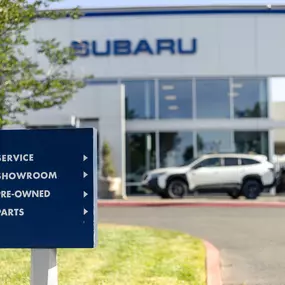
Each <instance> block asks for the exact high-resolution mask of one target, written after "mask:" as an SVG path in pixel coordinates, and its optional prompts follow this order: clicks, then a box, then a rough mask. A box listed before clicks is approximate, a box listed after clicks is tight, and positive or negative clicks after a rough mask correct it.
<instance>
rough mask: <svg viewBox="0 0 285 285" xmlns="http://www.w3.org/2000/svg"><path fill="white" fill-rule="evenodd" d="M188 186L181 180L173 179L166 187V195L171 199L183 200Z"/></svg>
mask: <svg viewBox="0 0 285 285" xmlns="http://www.w3.org/2000/svg"><path fill="white" fill-rule="evenodd" d="M187 189H188V186H187V184H186V182H185V181H183V180H182V179H173V180H171V181H170V182H169V184H168V185H167V195H168V196H169V198H171V199H175V198H183V197H184V196H185V195H186V193H187Z"/></svg>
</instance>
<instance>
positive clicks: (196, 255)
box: [0, 225, 206, 285]
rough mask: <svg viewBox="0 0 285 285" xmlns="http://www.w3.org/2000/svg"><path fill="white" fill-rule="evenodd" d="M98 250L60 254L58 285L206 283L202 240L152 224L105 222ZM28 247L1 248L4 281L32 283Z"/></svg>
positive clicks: (0, 271) (18, 284) (7, 284)
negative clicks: (154, 226)
mask: <svg viewBox="0 0 285 285" xmlns="http://www.w3.org/2000/svg"><path fill="white" fill-rule="evenodd" d="M98 241H99V244H98V247H97V249H92V250H90V249H88V250H85V249H84V250H82V249H72V250H71V249H70V250H69V249H68V250H66V249H63V250H59V252H58V265H59V268H58V270H59V285H95V284H96V285H182V284H189V285H205V284H206V282H205V280H206V273H205V250H204V246H203V244H202V242H201V241H200V240H199V239H196V238H193V237H191V236H189V235H186V234H182V233H179V232H172V231H165V230H157V229H152V228H140V227H127V226H116V225H100V227H99V237H98ZM29 266H30V252H29V250H0V283H1V285H29V284H30V283H29V274H30V272H29V270H30V268H29Z"/></svg>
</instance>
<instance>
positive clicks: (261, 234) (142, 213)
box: [99, 207, 285, 285]
mask: <svg viewBox="0 0 285 285" xmlns="http://www.w3.org/2000/svg"><path fill="white" fill-rule="evenodd" d="M284 215H285V209H274V208H254V209H251V208H213V207H208V208H205V207H203V208H190V207H188V208H187V207H183V208H179V207H171V208H170V207H158V208H156V207H153V208H143V207H140V208H129V207H128V208H119V207H106V208H100V209H99V221H100V222H101V223H118V224H128V225H142V226H143V225H144V226H152V227H158V228H167V229H174V230H179V231H183V232H187V233H189V234H192V235H194V236H198V237H201V238H204V239H207V240H209V241H210V242H212V243H213V244H214V245H215V246H216V247H217V248H218V249H219V250H220V252H221V257H222V272H223V281H224V285H284V284H285V281H284V268H285V259H284V255H285V227H284ZM99 243H100V238H99Z"/></svg>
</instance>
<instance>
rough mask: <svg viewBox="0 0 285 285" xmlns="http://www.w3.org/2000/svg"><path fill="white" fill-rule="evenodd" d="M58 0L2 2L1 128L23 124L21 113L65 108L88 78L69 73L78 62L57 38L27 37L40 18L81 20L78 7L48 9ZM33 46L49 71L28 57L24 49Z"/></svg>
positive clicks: (5, 0)
mask: <svg viewBox="0 0 285 285" xmlns="http://www.w3.org/2000/svg"><path fill="white" fill-rule="evenodd" d="M59 1H60V0H35V1H28V0H13V1H12V0H0V128H1V127H3V126H4V125H7V124H13V123H21V122H19V121H18V119H17V118H18V117H19V114H26V113H27V111H28V110H39V109H43V108H51V107H54V106H59V107H60V106H62V105H63V104H64V103H66V102H67V101H68V100H69V99H70V98H71V97H72V95H73V94H74V93H76V92H77V90H78V89H80V88H83V87H84V85H85V79H87V77H86V78H77V77H75V76H74V75H73V74H72V73H71V71H70V70H71V63H72V62H73V61H74V60H75V59H76V57H75V54H74V51H73V50H72V49H71V48H70V47H62V46H61V45H60V43H59V41H57V40H56V39H35V40H33V42H31V41H32V40H31V39H28V38H27V31H28V30H29V29H30V28H31V26H32V25H33V24H34V23H35V21H36V19H37V18H42V17H44V18H49V19H51V20H57V19H60V18H63V17H66V16H67V14H68V15H69V16H70V17H71V18H73V19H77V18H79V17H80V12H79V11H78V8H75V9H73V10H71V11H54V10H48V8H49V6H50V4H51V3H54V2H59ZM47 28H48V27H47ZM29 41H30V42H29ZM31 44H35V45H36V47H37V52H38V54H40V56H41V57H42V56H43V57H44V58H45V59H46V60H47V62H48V66H49V68H48V70H47V69H44V68H42V67H41V66H39V64H38V63H37V62H35V61H33V60H32V59H31V58H30V57H28V56H27V55H25V53H24V49H26V48H27V47H28V46H29V45H31Z"/></svg>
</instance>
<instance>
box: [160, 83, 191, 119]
mask: <svg viewBox="0 0 285 285" xmlns="http://www.w3.org/2000/svg"><path fill="white" fill-rule="evenodd" d="M159 117H160V118H161V119H176V118H179V119H181V118H192V81H191V80H160V81H159Z"/></svg>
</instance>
